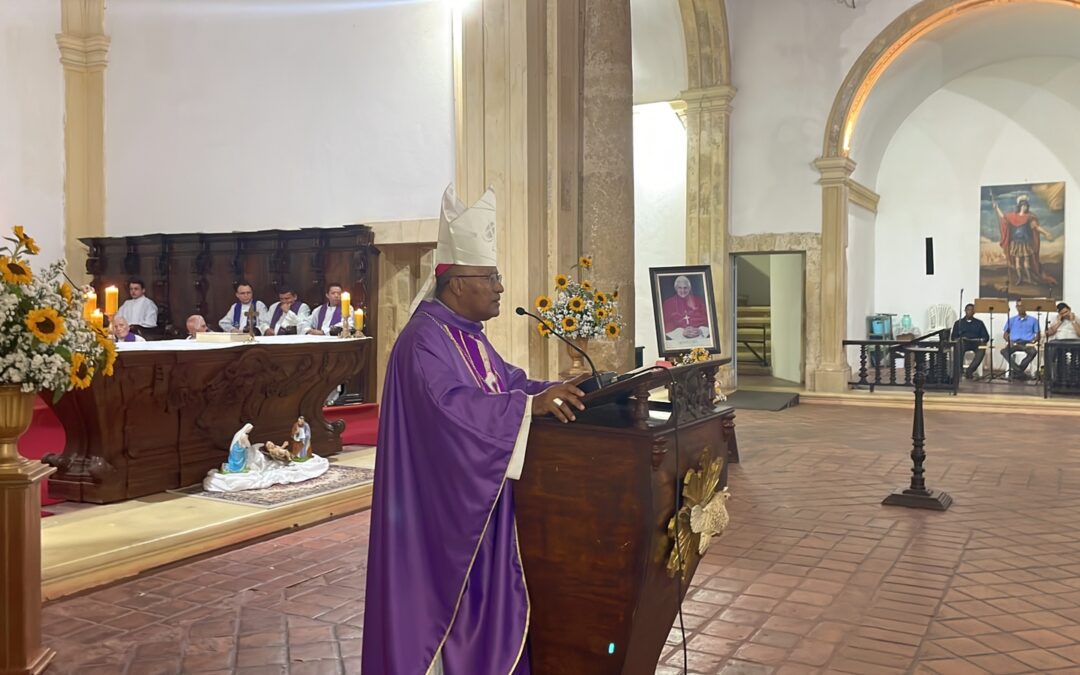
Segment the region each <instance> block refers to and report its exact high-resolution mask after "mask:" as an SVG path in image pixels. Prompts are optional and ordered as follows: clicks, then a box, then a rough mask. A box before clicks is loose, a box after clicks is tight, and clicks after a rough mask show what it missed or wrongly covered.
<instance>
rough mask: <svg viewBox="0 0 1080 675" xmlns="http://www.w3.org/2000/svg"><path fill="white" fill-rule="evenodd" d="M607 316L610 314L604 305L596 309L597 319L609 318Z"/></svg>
mask: <svg viewBox="0 0 1080 675" xmlns="http://www.w3.org/2000/svg"><path fill="white" fill-rule="evenodd" d="M607 316H608V312H607V310H606V309H604V308H603V307H601V308H600V309H598V310H596V318H597V319H600V320H601V321H603V320H604V319H606V318H607Z"/></svg>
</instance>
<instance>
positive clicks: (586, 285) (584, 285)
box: [581, 280, 592, 291]
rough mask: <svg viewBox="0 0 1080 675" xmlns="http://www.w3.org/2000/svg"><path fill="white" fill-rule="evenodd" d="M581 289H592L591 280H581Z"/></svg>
mask: <svg viewBox="0 0 1080 675" xmlns="http://www.w3.org/2000/svg"><path fill="white" fill-rule="evenodd" d="M581 290H583V291H591V290H592V282H591V281H588V280H586V281H582V282H581Z"/></svg>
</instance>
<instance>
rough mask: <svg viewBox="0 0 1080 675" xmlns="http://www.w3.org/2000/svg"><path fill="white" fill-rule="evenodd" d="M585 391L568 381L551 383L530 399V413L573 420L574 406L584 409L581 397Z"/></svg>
mask: <svg viewBox="0 0 1080 675" xmlns="http://www.w3.org/2000/svg"><path fill="white" fill-rule="evenodd" d="M584 395H585V392H583V391H581V390H580V389H578V388H577V387H576V386H574V385H573V384H571V383H570V382H560V383H559V384H553V385H551V386H550V387H548V388H547V389H545V390H544V391H542V392H540V393H539V394H537V395H536V396H533V399H532V414H533V415H534V416H537V415H554V416H555V417H556V418H557V419H558V420H559V421H560V422H573V421H574V420H576V419H577V417H576V416H575V415H574V408H577V409H578V410H584V409H585V404H584V403H582V402H581V397H582V396H584Z"/></svg>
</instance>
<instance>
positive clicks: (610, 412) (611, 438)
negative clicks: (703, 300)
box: [514, 361, 738, 675]
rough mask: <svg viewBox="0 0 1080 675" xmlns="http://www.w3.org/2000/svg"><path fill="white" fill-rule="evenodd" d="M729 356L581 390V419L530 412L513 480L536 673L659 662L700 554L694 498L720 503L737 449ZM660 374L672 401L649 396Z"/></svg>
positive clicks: (618, 669)
mask: <svg viewBox="0 0 1080 675" xmlns="http://www.w3.org/2000/svg"><path fill="white" fill-rule="evenodd" d="M725 362H726V361H707V362H704V363H699V364H694V365H689V366H680V367H678V368H673V369H670V370H653V371H648V372H642V373H638V374H635V375H631V376H629V377H627V376H624V377H623V378H621V379H620V380H619V381H617V382H616V383H615V384H612V385H609V386H607V387H605V388H604V389H601V390H599V391H596V392H593V393H591V394H589V395H588V396H587V397H586V398H585V404H586V406H587V410H586V411H585V412H581V413H578V414H577V418H578V419H577V421H576V422H573V423H570V424H563V423H561V422H558V421H555V420H553V419H552V418H547V417H545V418H538V419H536V420H534V421H533V426H532V430H531V432H530V434H529V446H528V450H527V453H526V461H525V468H524V471H523V473H522V476H521V480H520V481H518V482H517V483H516V485H515V487H514V497H515V502H516V508H515V511H516V514H517V525H518V536H519V540H520V545H521V555H522V559H523V563H524V566H525V579H526V582H527V583H528V586H529V598H530V603H531V617H530V624H529V636H530V650H531V661H532V672H533V675H555V674H562V673H565V674H566V675H581V674H582V673H589V674H590V675H604V674H611V675H615V674H618V675H634V674H638V673H640V674H642V675H645V674H648V675H652V673H653V672H654V671H655V670H656V665H657V661H658V660H659V658H660V655H661V652H662V651H663V649H664V644H665V641H666V639H667V636H668V632H669V630H670V629H671V626H672V624H673V622H674V621H675V618H676V616H677V611H678V604H679V602H680V601H681V599H682V596H683V595H685V593H686V590H687V588H688V587H689V584H690V580H691V578H692V577H693V574H694V571H695V569H696V568H697V564H698V561H699V559H700V555H699V551H698V549H699V542H700V539H701V536H702V535H700V534H697V533H695V532H693V531H692V528H691V525H690V517H689V509H690V507H691V506H692V505H693V504H694V503H698V504H699V505H702V504H703V502H705V501H708V500H709V499H710V498H712V499H713V500H714V501H717V502H719V503H720V504H721V505H722V503H723V500H722V499H721V497H726V495H719V496H717V497H713V495H714V494H715V493H716V492H717V491H718V490H719V489H722V488H723V487H725V486H726V485H727V465H728V463H729V462H737V461H738V449H737V445H736V443H735V427H734V413H733V411H732V409H731V408H730V407H726V406H723V405H716V404H714V402H713V400H714V391H713V382H714V377H715V375H716V371H717V369H718V367H719V366H720V365H722V364H723V363H725ZM672 378H674V379H675V380H676V382H677V385H676V386H675V387H674V388H672V387H671V384H672ZM663 387H667V388H668V389H669V393H670V396H669V401H670V403H669V404H662V403H658V402H655V401H653V402H651V401H650V400H649V392H650V391H651V390H655V389H658V388H663ZM710 471H712V472H714V476H713V478H712V479H711V482H710V479H709V476H708V474H709V472H710ZM688 474H689V475H688ZM687 479H689V480H687ZM703 485H704V486H707V487H702V486H703ZM677 487H679V488H681V489H682V501H683V506H684V507H685V508H684V509H681V510H680V514H681V517H680V518H679V527H678V528H676V527H674V526H673V516H674V515H675V504H676V488H677ZM695 490H697V492H696V493H695ZM703 491H704V492H703ZM705 492H707V494H706V493H705ZM712 506H714V507H715V506H718V504H713V505H712ZM725 515H726V514H725ZM673 534H677V535H678V536H679V537H680V541H681V542H682V544H683V545H682V546H680V549H679V552H678V553H673V550H674V538H673V536H672V535H673ZM713 541H715V539H713Z"/></svg>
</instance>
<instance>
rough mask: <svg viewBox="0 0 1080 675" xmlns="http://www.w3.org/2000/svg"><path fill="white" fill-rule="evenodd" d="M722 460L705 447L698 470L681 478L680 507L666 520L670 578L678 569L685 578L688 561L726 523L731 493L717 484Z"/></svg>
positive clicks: (717, 533) (707, 547)
mask: <svg viewBox="0 0 1080 675" xmlns="http://www.w3.org/2000/svg"><path fill="white" fill-rule="evenodd" d="M723 470H724V460H723V459H719V458H714V457H713V456H712V451H711V450H709V449H708V448H706V449H705V451H704V452H703V453H702V455H701V463H700V464H699V465H698V468H697V469H690V470H689V471H687V472H686V476H685V478H683V493H682V507H681V508H679V511H678V512H677V513H676V514H675V515H674V516H672V517H671V520H670V521H668V526H667V533H668V537H669V538H670V539H671V541H672V547H671V553H670V554H669V555H668V562H667V573H668V576H669V577H671V578H674V577H675V573H676V572H679V573H680V574H681V576H682V578H683V580H684V581H685V580H686V574H687V572H688V571H689V569H690V560H691V558H692V556H693V553H694V551H695V549H696V551H697V555H698V556H702V555H705V552H706V551H707V550H709V545H710V544H711V543H712V538H713V537H718V536H720V535H721V534H723V532H724V530H725V529H726V528H727V525H728V520H729V517H728V512H727V504H726V502H727V500H728V498H729V497H730V496H731V493H729V492H728V491H727V488H724V489H723V490H721V491H717V489H718V488H719V487H720V477H721V475H722V473H723Z"/></svg>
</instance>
